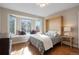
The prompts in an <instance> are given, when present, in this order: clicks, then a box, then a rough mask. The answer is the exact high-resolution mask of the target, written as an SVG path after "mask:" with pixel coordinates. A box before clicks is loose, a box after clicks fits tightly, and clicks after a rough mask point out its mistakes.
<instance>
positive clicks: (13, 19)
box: [9, 15, 16, 34]
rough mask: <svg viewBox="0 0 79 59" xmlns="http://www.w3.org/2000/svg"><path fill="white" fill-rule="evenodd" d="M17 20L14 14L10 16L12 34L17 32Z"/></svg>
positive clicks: (10, 31)
mask: <svg viewBox="0 0 79 59" xmlns="http://www.w3.org/2000/svg"><path fill="white" fill-rule="evenodd" d="M15 20H16V17H15V16H13V15H10V16H9V33H12V34H15V33H16V32H15V31H16V30H15Z"/></svg>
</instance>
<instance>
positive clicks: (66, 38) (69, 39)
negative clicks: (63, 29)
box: [61, 35, 73, 48]
mask: <svg viewBox="0 0 79 59" xmlns="http://www.w3.org/2000/svg"><path fill="white" fill-rule="evenodd" d="M63 41H67V42H69V45H70V47H71V48H72V47H73V37H72V36H67V35H64V36H61V46H62V44H63Z"/></svg>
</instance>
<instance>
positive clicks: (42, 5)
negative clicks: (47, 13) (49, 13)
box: [37, 3, 48, 8]
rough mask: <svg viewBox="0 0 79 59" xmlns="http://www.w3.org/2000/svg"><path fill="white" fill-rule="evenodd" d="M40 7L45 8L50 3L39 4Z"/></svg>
mask: <svg viewBox="0 0 79 59" xmlns="http://www.w3.org/2000/svg"><path fill="white" fill-rule="evenodd" d="M37 5H38V6H40V7H41V8H43V7H45V6H46V5H48V3H37Z"/></svg>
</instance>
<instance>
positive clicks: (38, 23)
mask: <svg viewBox="0 0 79 59" xmlns="http://www.w3.org/2000/svg"><path fill="white" fill-rule="evenodd" d="M35 28H36V31H38V32H41V31H42V20H36V21H35Z"/></svg>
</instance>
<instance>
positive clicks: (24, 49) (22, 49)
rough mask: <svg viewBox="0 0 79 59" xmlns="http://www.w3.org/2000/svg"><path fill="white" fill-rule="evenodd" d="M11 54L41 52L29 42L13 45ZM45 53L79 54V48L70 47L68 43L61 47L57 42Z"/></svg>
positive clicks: (37, 53)
mask: <svg viewBox="0 0 79 59" xmlns="http://www.w3.org/2000/svg"><path fill="white" fill-rule="evenodd" d="M11 55H40V53H39V51H38V49H37V48H35V47H34V46H33V45H31V44H29V43H28V42H27V43H20V44H15V45H13V46H12V52H11ZM44 55H79V49H77V48H70V47H69V46H67V45H63V46H62V47H61V45H60V44H57V45H55V46H54V47H53V48H51V49H50V50H48V51H46V52H45V53H44Z"/></svg>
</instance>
